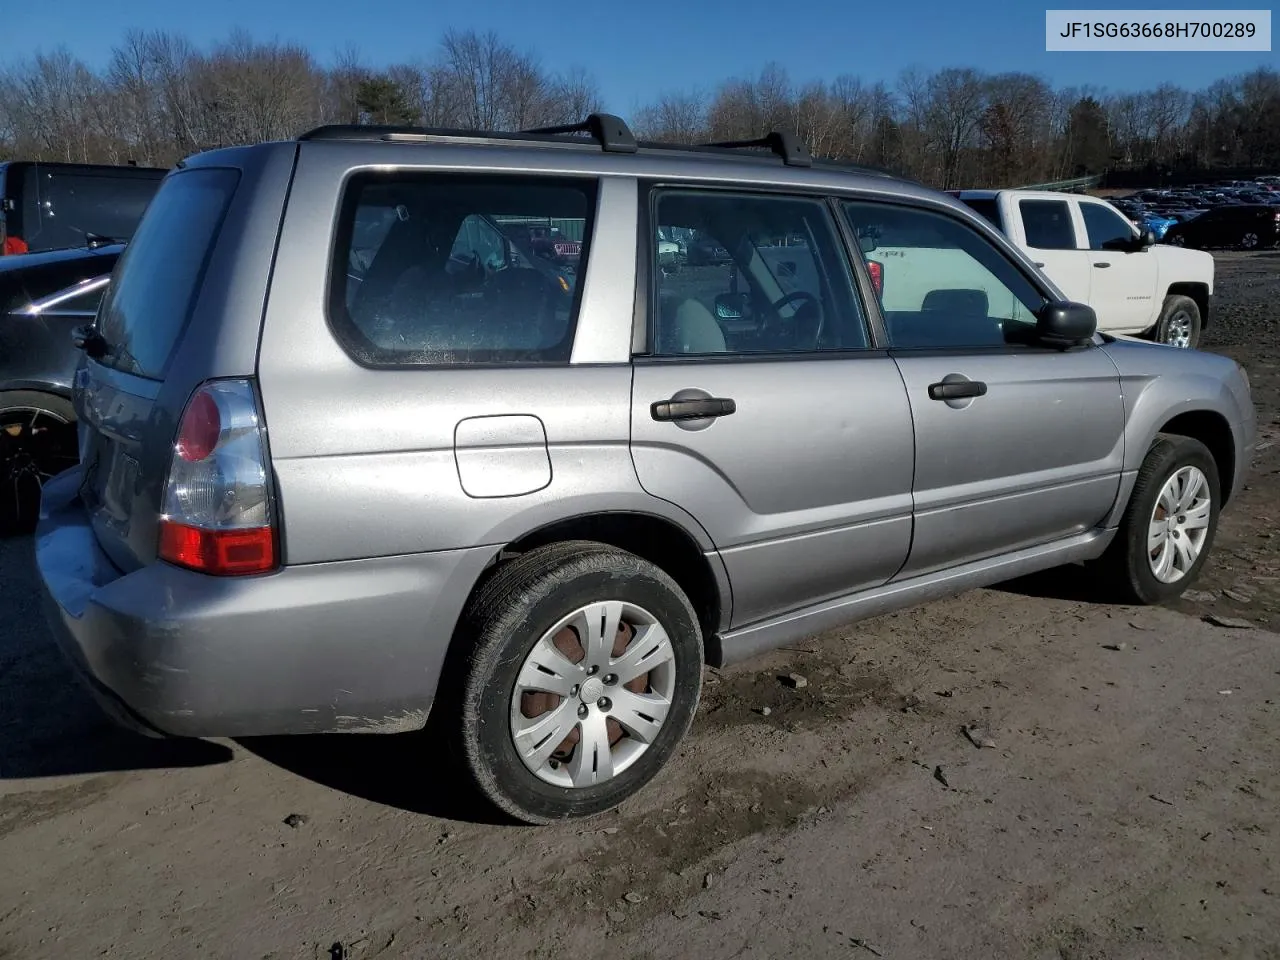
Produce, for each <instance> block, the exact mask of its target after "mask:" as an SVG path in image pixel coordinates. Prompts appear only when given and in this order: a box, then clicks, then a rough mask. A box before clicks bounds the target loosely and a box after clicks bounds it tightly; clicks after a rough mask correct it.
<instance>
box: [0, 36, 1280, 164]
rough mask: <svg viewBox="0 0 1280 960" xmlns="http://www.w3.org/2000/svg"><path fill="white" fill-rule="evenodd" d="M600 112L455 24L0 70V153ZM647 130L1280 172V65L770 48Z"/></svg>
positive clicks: (172, 148)
mask: <svg viewBox="0 0 1280 960" xmlns="http://www.w3.org/2000/svg"><path fill="white" fill-rule="evenodd" d="M604 108H605V104H604V103H603V102H602V100H601V98H600V95H599V93H598V90H597V84H596V81H595V79H594V78H593V77H592V76H591V75H590V74H589V73H587V72H586V71H585V70H583V69H582V68H580V67H575V66H565V67H562V68H561V67H550V66H548V65H547V64H545V63H543V62H542V61H540V60H539V59H538V57H537V56H536V55H534V54H533V53H531V52H529V51H524V50H521V49H519V48H518V47H516V46H515V45H513V44H511V43H508V42H506V41H504V40H503V39H501V38H500V37H499V36H497V35H496V34H494V33H492V32H489V33H480V32H476V31H458V30H451V31H448V32H446V33H445V34H444V36H443V37H442V38H441V40H440V42H439V45H438V47H437V49H436V51H435V52H434V55H432V56H430V57H428V58H424V59H422V60H420V61H417V62H413V63H403V64H397V65H394V66H392V67H390V68H386V69H373V68H371V67H369V66H367V65H366V64H365V63H364V62H363V61H362V59H361V57H360V55H359V53H358V52H357V51H356V50H354V49H347V50H344V51H341V52H340V53H339V54H338V55H337V57H336V58H335V59H334V61H333V62H332V63H331V64H330V65H328V66H324V65H322V64H321V63H320V62H319V61H318V60H317V59H316V58H315V56H314V55H313V54H312V53H311V52H310V51H308V50H307V49H306V48H304V47H302V46H299V45H297V44H294V43H289V42H284V41H277V40H272V41H260V40H256V39H254V38H253V37H252V36H251V35H250V34H249V33H247V32H245V31H243V30H236V31H233V32H232V33H231V34H230V35H229V36H228V37H227V39H225V40H224V41H221V42H219V43H216V44H213V45H212V46H211V47H210V48H208V49H200V48H198V47H196V46H195V45H194V44H192V43H191V42H190V41H188V40H187V39H186V38H184V37H183V36H181V35H178V34H174V33H168V32H164V31H134V32H130V33H128V34H127V35H126V36H125V38H124V40H123V41H122V42H121V43H120V44H119V45H118V46H117V47H116V48H115V49H114V51H113V53H112V56H111V59H110V62H109V64H108V65H107V66H106V67H105V68H103V69H99V70H94V69H92V68H90V67H89V66H88V65H87V64H85V63H84V62H83V61H82V60H80V59H78V58H77V57H75V56H74V55H73V54H72V53H71V52H70V51H68V50H67V49H66V48H65V47H63V48H58V49H56V50H54V51H53V52H47V53H38V54H36V55H35V56H33V57H31V58H29V59H27V60H24V61H18V62H11V63H9V64H8V65H7V66H5V67H3V68H2V69H0V158H3V157H6V156H7V157H11V158H23V159H43V160H68V161H96V162H108V163H126V162H135V163H137V164H139V165H143V166H157V165H158V166H168V165H170V164H172V163H174V162H175V161H177V160H179V159H181V158H182V157H184V156H188V155H190V154H192V153H195V152H198V151H200V150H204V149H209V148H211V147H219V146H227V145H232V144H240V143H253V142H257V141H261V140H272V139H288V138H291V137H294V136H296V135H297V134H298V133H300V132H301V131H303V130H305V129H308V128H310V127H313V126H317V125H319V124H322V123H403V124H422V125H425V126H433V127H464V128H478V129H489V130H518V129H525V128H529V127H534V126H545V125H551V124H559V123H567V122H572V121H574V120H577V119H581V118H582V117H584V116H585V115H586V114H588V113H590V112H592V111H593V110H601V109H604ZM628 119H629V120H630V122H631V124H632V126H633V128H634V129H635V130H636V133H637V134H638V135H639V136H642V137H644V138H647V139H652V140H662V141H670V142H682V143H696V142H707V141H716V140H737V139H746V138H750V137H754V136H759V135H760V134H762V133H764V132H767V131H769V130H789V131H791V132H793V133H795V134H797V135H798V136H800V137H801V138H802V139H803V140H804V141H805V142H806V143H807V144H808V146H809V148H810V149H811V150H812V151H813V152H814V154H815V155H818V156H825V157H831V158H834V159H840V160H848V161H852V162H857V163H866V164H871V165H874V166H878V167H883V168H887V169H891V170H894V171H896V172H899V173H902V174H905V175H907V176H911V177H913V178H915V179H918V180H921V181H923V182H926V183H929V184H932V185H934V186H938V187H942V188H944V189H949V188H955V187H960V186H973V187H979V186H1017V185H1024V184H1031V183H1039V182H1045V181H1052V180H1060V179H1067V178H1071V177H1077V176H1083V175H1089V174H1095V173H1102V172H1106V171H1114V170H1149V171H1153V172H1160V173H1170V172H1174V173H1176V172H1179V171H1211V170H1213V169H1215V168H1217V169H1233V170H1234V169H1243V168H1248V169H1258V170H1268V171H1275V170H1280V73H1277V72H1276V71H1275V70H1272V69H1267V68H1263V69H1258V70H1255V71H1253V72H1251V73H1246V74H1242V75H1239V76H1235V77H1229V78H1225V79H1222V80H1219V81H1217V82H1215V83H1213V84H1212V85H1211V86H1209V87H1208V88H1206V89H1204V90H1198V91H1189V90H1185V89H1183V88H1181V87H1178V86H1176V85H1175V84H1172V83H1162V84H1160V85H1158V86H1156V87H1155V88H1153V89H1150V90H1145V91H1141V92H1133V93H1107V92H1105V91H1103V90H1099V89H1092V88H1080V87H1067V88H1061V89H1058V88H1055V87H1053V86H1052V85H1051V84H1049V83H1048V81H1046V80H1045V79H1044V78H1042V77H1039V76H1037V75H1035V74H1031V73H999V74H991V73H986V72H983V71H981V70H977V69H972V68H964V67H958V68H946V69H940V70H936V71H932V72H929V71H922V70H918V69H912V70H907V71H905V72H903V73H902V74H901V75H900V76H899V77H898V79H897V80H896V81H895V82H892V83H888V82H883V81H878V82H867V81H864V80H862V79H861V78H859V77H857V76H854V75H842V76H838V77H836V78H834V79H833V80H830V81H813V82H809V83H803V84H797V83H795V82H793V81H792V80H791V79H790V77H789V76H788V74H787V72H786V70H785V69H784V68H783V67H781V66H779V65H777V64H767V65H765V66H764V67H763V68H762V69H761V70H760V72H759V73H758V74H757V75H755V76H752V77H747V78H735V79H729V80H726V81H724V82H723V83H721V84H719V85H718V86H716V87H715V88H714V89H711V90H691V91H655V94H654V99H653V101H652V102H651V103H650V104H649V105H648V106H646V107H644V108H643V109H641V110H640V111H639V112H638V114H637V115H635V116H633V117H629V118H628Z"/></svg>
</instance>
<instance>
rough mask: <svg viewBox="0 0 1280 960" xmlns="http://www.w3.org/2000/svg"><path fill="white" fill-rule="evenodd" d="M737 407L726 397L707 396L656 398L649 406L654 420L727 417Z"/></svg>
mask: <svg viewBox="0 0 1280 960" xmlns="http://www.w3.org/2000/svg"><path fill="white" fill-rule="evenodd" d="M737 409H738V405H737V404H736V403H734V402H733V401H732V400H730V399H729V398H728V397H708V398H706V399H702V398H699V399H695V400H658V401H656V402H655V403H653V404H651V405H650V407H649V414H650V416H652V417H653V419H655V420H703V419H706V418H708V417H727V416H728V415H729V414H731V413H733V412H734V411H736V410H737Z"/></svg>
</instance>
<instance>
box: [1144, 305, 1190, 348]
mask: <svg viewBox="0 0 1280 960" xmlns="http://www.w3.org/2000/svg"><path fill="white" fill-rule="evenodd" d="M1200 326H1201V319H1200V307H1199V306H1198V305H1197V304H1196V302H1195V301H1194V300H1192V299H1191V298H1190V297H1184V296H1181V295H1178V294H1173V295H1170V296H1168V297H1165V298H1164V306H1163V307H1162V308H1161V310H1160V319H1159V320H1157V321H1156V326H1155V335H1154V336H1153V337H1152V339H1153V340H1155V341H1156V342H1157V343H1163V344H1167V345H1168V346H1171V347H1179V348H1181V349H1183V350H1194V349H1195V348H1196V347H1197V346H1198V345H1199V343H1200Z"/></svg>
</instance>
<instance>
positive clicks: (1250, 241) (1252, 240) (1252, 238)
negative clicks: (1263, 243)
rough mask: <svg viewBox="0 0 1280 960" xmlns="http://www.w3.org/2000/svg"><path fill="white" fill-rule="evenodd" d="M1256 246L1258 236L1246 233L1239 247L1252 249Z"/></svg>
mask: <svg viewBox="0 0 1280 960" xmlns="http://www.w3.org/2000/svg"><path fill="white" fill-rule="evenodd" d="M1257 245H1258V235H1257V234H1256V233H1246V234H1245V235H1244V238H1243V239H1242V240H1241V241H1240V246H1242V247H1248V248H1249V249H1253V248H1254V247H1256V246H1257Z"/></svg>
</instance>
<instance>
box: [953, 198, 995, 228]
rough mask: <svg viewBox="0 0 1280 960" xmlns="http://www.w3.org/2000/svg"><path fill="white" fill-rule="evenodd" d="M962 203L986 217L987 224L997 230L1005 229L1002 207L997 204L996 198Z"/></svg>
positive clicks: (963, 201)
mask: <svg viewBox="0 0 1280 960" xmlns="http://www.w3.org/2000/svg"><path fill="white" fill-rule="evenodd" d="M960 202H961V203H963V204H964V205H965V206H967V207H969V208H970V209H971V210H973V211H974V212H975V213H978V214H981V215H982V216H983V217H985V218H986V220H987V222H989V223H990V224H991V225H992V226H994V227H995V228H996V229H997V230H1003V229H1004V225H1003V224H1002V223H1001V222H1000V205H999V204H998V203H996V201H995V198H994V197H989V198H984V199H981V200H961V201H960Z"/></svg>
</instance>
